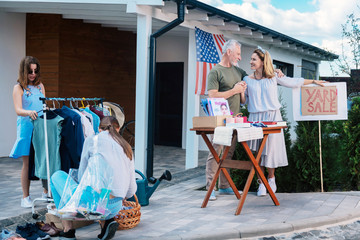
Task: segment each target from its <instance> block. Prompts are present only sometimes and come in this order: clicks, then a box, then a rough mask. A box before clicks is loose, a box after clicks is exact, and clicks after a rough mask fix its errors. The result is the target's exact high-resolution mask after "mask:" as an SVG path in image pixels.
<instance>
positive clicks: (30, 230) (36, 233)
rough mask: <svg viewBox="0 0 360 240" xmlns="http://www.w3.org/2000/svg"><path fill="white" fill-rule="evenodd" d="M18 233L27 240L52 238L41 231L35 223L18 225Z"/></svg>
mask: <svg viewBox="0 0 360 240" xmlns="http://www.w3.org/2000/svg"><path fill="white" fill-rule="evenodd" d="M16 233H17V234H19V235H21V237H23V238H25V239H27V240H43V239H50V235H49V234H48V233H45V232H43V231H41V230H40V229H39V227H38V226H37V225H36V224H34V223H27V224H26V225H25V226H17V227H16Z"/></svg>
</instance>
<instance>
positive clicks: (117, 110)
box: [103, 102, 125, 128]
mask: <svg viewBox="0 0 360 240" xmlns="http://www.w3.org/2000/svg"><path fill="white" fill-rule="evenodd" d="M103 104H104V106H107V107H109V108H111V112H110V113H111V116H113V117H115V118H116V119H117V120H118V122H119V125H120V128H121V127H122V126H123V124H124V122H125V115H124V112H123V110H122V108H121V107H120V105H119V104H117V103H113V102H103Z"/></svg>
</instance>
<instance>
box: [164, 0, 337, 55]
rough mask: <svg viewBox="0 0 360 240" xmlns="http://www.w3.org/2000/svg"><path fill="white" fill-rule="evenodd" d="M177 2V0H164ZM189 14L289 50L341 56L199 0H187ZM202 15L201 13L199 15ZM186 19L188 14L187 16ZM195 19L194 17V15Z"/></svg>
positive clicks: (233, 32)
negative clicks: (197, 15)
mask: <svg viewBox="0 0 360 240" xmlns="http://www.w3.org/2000/svg"><path fill="white" fill-rule="evenodd" d="M164 1H165V2H166V1H169V2H170V1H172V2H176V1H177V0H164ZM185 4H186V9H187V12H186V14H187V15H191V14H192V12H193V11H197V12H203V13H206V16H207V17H208V20H207V21H208V22H209V25H210V24H211V22H213V24H214V25H216V26H217V28H218V29H220V30H224V31H226V32H231V33H232V34H239V35H242V37H246V38H250V39H256V40H258V41H263V42H266V44H269V45H275V46H278V47H283V48H288V49H289V50H295V51H299V52H302V53H304V54H308V55H311V56H313V57H316V58H319V59H321V60H329V61H331V60H334V59H337V58H338V57H339V56H338V55H336V54H333V53H331V52H328V51H325V50H323V49H321V48H318V47H315V46H313V45H311V44H308V43H305V42H302V41H300V40H297V39H295V38H292V37H290V36H287V35H285V34H282V33H280V32H277V31H274V30H272V29H269V28H266V27H264V26H261V25H259V24H256V23H253V22H250V21H248V20H246V19H243V18H241V17H239V16H235V15H233V14H230V13H228V12H226V11H223V10H220V9H218V8H215V7H212V6H210V5H207V4H205V3H202V2H199V1H197V0H186V1H185ZM199 17H201V15H199ZM185 19H186V16H185ZM192 19H194V17H192ZM202 21H206V17H204V16H203V20H202Z"/></svg>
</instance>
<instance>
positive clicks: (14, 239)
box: [0, 229, 25, 240]
mask: <svg viewBox="0 0 360 240" xmlns="http://www.w3.org/2000/svg"><path fill="white" fill-rule="evenodd" d="M0 239H4V240H5V239H6V240H23V239H25V238H22V237H21V236H20V235H19V234H17V233H14V232H13V231H8V230H6V229H3V230H2V231H1V234H0Z"/></svg>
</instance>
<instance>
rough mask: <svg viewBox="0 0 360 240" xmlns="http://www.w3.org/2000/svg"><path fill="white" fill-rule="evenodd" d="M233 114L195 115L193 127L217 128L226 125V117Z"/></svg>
mask: <svg viewBox="0 0 360 240" xmlns="http://www.w3.org/2000/svg"><path fill="white" fill-rule="evenodd" d="M227 117H232V116H231V115H222V116H205V117H193V128H215V127H218V126H225V119H226V118H227Z"/></svg>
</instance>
